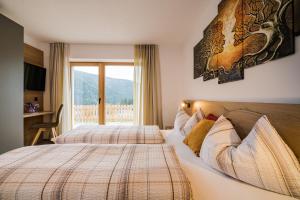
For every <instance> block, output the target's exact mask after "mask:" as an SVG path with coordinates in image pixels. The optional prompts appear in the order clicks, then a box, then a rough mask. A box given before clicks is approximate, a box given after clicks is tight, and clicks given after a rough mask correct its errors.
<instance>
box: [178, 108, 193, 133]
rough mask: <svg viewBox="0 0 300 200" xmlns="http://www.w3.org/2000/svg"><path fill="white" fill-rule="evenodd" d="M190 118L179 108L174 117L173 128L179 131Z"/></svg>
mask: <svg viewBox="0 0 300 200" xmlns="http://www.w3.org/2000/svg"><path fill="white" fill-rule="evenodd" d="M189 119H190V116H189V115H188V114H187V113H186V112H185V111H184V110H183V109H180V110H179V111H178V112H177V114H176V117H175V122H174V129H175V130H176V131H178V132H181V131H182V129H183V127H184V125H185V124H186V122H187V121H188V120H189Z"/></svg>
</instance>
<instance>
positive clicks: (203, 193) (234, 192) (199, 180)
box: [163, 130, 295, 200]
mask: <svg viewBox="0 0 300 200" xmlns="http://www.w3.org/2000/svg"><path fill="white" fill-rule="evenodd" d="M163 135H164V137H165V140H166V143H167V144H169V145H173V147H174V149H175V153H176V155H177V158H178V160H179V163H180V165H181V167H182V169H183V171H184V172H185V175H186V176H187V178H188V179H189V181H190V184H191V188H192V192H193V197H194V199H201V200H211V199H214V200H224V199H230V200H240V199H243V200H253V199H257V200H292V199H295V198H292V197H289V196H285V195H281V194H277V193H274V192H270V191H267V190H263V189H260V188H258V187H255V186H252V185H249V184H247V183H243V182H241V181H238V180H236V179H233V178H231V177H229V176H226V175H224V174H222V173H220V172H218V171H216V170H214V169H212V168H210V167H209V166H207V165H206V164H205V163H204V162H203V161H202V160H201V159H200V158H199V157H197V156H195V154H194V153H193V152H192V151H191V150H190V149H189V148H188V147H187V146H186V145H185V144H184V143H183V142H182V141H183V139H184V137H183V136H182V135H181V134H180V133H177V132H176V131H175V130H171V131H164V133H163Z"/></svg>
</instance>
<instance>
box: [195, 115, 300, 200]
mask: <svg viewBox="0 0 300 200" xmlns="http://www.w3.org/2000/svg"><path fill="white" fill-rule="evenodd" d="M200 157H201V159H202V160H203V161H204V162H206V163H207V164H208V165H210V166H211V167H213V168H215V169H217V170H219V171H221V172H223V173H225V174H227V175H229V176H231V177H234V178H236V179H239V180H241V181H243V182H246V183H249V184H251V185H254V186H257V187H260V188H263V189H266V190H270V191H273V192H277V193H280V194H285V195H289V196H293V197H297V198H300V166H299V162H298V160H297V159H296V156H295V155H294V154H293V152H292V151H291V150H290V148H289V147H288V146H287V145H286V144H285V143H284V141H283V140H282V138H281V137H280V136H279V134H278V133H277V131H276V130H275V129H274V127H273V126H272V125H271V124H270V122H269V120H268V118H267V117H266V116H263V117H261V118H260V119H259V120H258V121H257V122H256V124H255V125H254V127H253V129H252V130H251V132H250V133H249V135H248V136H247V137H246V138H245V139H244V140H243V141H241V139H240V138H239V136H238V135H237V133H236V131H235V129H234V127H233V125H232V124H231V123H230V121H229V120H227V119H226V118H225V117H224V116H221V117H220V118H219V119H218V120H217V122H216V123H215V124H214V126H213V128H212V129H211V130H210V132H209V133H208V134H207V136H206V138H205V140H204V142H203V145H202V148H201V152H200Z"/></svg>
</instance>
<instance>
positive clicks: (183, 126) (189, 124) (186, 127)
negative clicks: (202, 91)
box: [174, 109, 203, 136]
mask: <svg viewBox="0 0 300 200" xmlns="http://www.w3.org/2000/svg"><path fill="white" fill-rule="evenodd" d="M201 119H203V115H202V112H201V111H198V112H196V113H194V114H193V115H192V116H190V115H188V114H187V113H186V112H185V111H184V110H183V109H180V110H179V111H178V112H177V114H176V118H175V122H174V129H175V130H176V131H177V132H179V133H181V134H182V135H183V136H186V135H187V134H188V133H189V132H190V131H191V130H192V128H193V127H194V126H195V125H196V124H197V123H198V122H199V121H200V120H201Z"/></svg>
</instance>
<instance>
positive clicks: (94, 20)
mask: <svg viewBox="0 0 300 200" xmlns="http://www.w3.org/2000/svg"><path fill="white" fill-rule="evenodd" d="M208 3H209V1H207V0H0V11H1V13H2V14H4V15H6V16H7V17H9V18H11V19H13V20H15V21H16V22H18V23H20V24H21V25H23V26H24V27H25V32H26V34H28V35H30V36H33V37H35V38H36V39H39V40H40V41H42V42H57V41H60V42H68V43H98V44H100V43H101V44H137V43H156V44H161V43H174V44H181V43H183V42H184V40H185V39H186V38H187V37H188V35H189V32H190V31H191V29H192V28H193V27H194V26H195V22H196V18H197V17H199V11H201V10H202V9H201V8H205V6H206V4H208Z"/></svg>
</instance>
